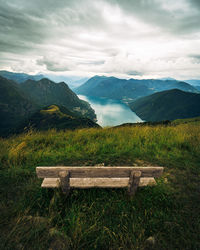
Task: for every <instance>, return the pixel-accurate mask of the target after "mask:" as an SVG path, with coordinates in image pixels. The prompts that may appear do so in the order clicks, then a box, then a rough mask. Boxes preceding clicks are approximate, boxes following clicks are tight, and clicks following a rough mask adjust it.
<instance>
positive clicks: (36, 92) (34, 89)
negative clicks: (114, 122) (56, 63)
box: [19, 78, 96, 120]
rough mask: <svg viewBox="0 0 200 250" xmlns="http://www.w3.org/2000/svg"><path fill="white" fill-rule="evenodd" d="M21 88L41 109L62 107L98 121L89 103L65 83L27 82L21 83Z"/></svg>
mask: <svg viewBox="0 0 200 250" xmlns="http://www.w3.org/2000/svg"><path fill="white" fill-rule="evenodd" d="M19 88H20V89H21V90H22V91H23V92H24V93H25V94H26V95H27V96H29V97H30V98H31V99H32V100H33V101H34V102H35V103H38V104H39V105H40V107H44V106H49V105H51V104H56V105H61V106H64V107H66V108H67V109H69V110H71V111H72V112H74V113H76V114H79V115H82V116H84V117H87V118H90V119H92V120H96V115H95V113H94V110H93V109H92V108H91V107H90V105H89V103H87V102H86V101H83V100H80V99H79V98H78V96H77V95H76V94H75V93H74V92H73V91H72V90H71V89H70V88H69V87H68V85H67V84H66V83H64V82H60V83H55V82H53V81H51V80H49V79H47V78H43V79H41V80H39V81H34V80H27V81H25V82H24V83H21V84H20V85H19Z"/></svg>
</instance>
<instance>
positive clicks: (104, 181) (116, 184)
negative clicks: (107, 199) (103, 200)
mask: <svg viewBox="0 0 200 250" xmlns="http://www.w3.org/2000/svg"><path fill="white" fill-rule="evenodd" d="M128 183H129V178H70V188H93V187H97V188H125V187H127V186H128ZM147 185H151V186H152V185H156V181H155V179H154V178H146V177H144V178H140V182H139V187H144V186H147ZM41 186H42V188H58V187H59V186H60V179H59V178H45V179H44V180H43V182H42V185H41Z"/></svg>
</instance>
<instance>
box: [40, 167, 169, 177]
mask: <svg viewBox="0 0 200 250" xmlns="http://www.w3.org/2000/svg"><path fill="white" fill-rule="evenodd" d="M163 169H164V168H163V167H130V166H128V167H126V166H125V167H119V166H112V167H95V166H81V167H80V166H56V167H53V166H52V167H50V166H43V167H37V168H36V173H37V176H38V178H58V177H59V173H60V172H62V171H68V172H69V173H70V178H128V177H130V173H131V172H132V171H140V172H141V177H160V176H161V175H162V173H163Z"/></svg>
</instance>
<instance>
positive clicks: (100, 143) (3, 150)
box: [0, 119, 200, 250]
mask: <svg viewBox="0 0 200 250" xmlns="http://www.w3.org/2000/svg"><path fill="white" fill-rule="evenodd" d="M0 162H1V166H0V168H1V169H0V193H1V197H0V227H1V229H0V230H1V234H0V249H12V250H14V249H28V250H30V249H37V250H38V249H53V250H58V249H91V250H92V249H159V250H160V249H169V250H173V249H181V250H182V249H188V250H191V249H196V250H197V249H200V233H199V232H200V216H199V215H200V121H199V120H198V119H197V120H195V121H191V122H189V121H187V122H186V123H183V122H180V121H178V122H174V124H171V125H169V126H162V125H158V126H134V127H120V128H104V129H96V128H95V129H81V130H75V131H56V130H49V131H46V132H34V131H29V132H28V133H26V134H21V135H18V136H12V137H10V138H6V139H0ZM101 163H104V164H105V166H125V165H126V166H137V165H139V166H147V165H153V166H154V165H159V166H163V167H165V170H164V174H163V176H162V177H161V178H159V179H157V185H156V186H153V187H150V186H149V187H143V188H140V189H139V190H138V191H137V193H136V195H135V196H134V197H133V198H130V197H129V196H128V195H127V190H126V189H87V190H79V189H74V190H71V191H70V195H69V196H68V197H65V196H64V195H63V194H62V192H61V191H60V190H47V189H41V187H40V185H41V182H42V180H41V179H38V178H37V177H36V173H35V168H36V166H45V165H47V166H53V165H70V166H73V165H74V166H75V165H80V166H87V165H96V164H101ZM149 237H152V238H151V239H152V240H147V239H148V238H149Z"/></svg>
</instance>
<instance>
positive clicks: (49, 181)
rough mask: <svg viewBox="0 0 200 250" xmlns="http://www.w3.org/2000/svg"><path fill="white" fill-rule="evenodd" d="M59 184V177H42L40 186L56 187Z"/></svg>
mask: <svg viewBox="0 0 200 250" xmlns="http://www.w3.org/2000/svg"><path fill="white" fill-rule="evenodd" d="M59 186H60V178H44V180H43V182H42V185H41V187H42V188H58V187H59Z"/></svg>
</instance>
